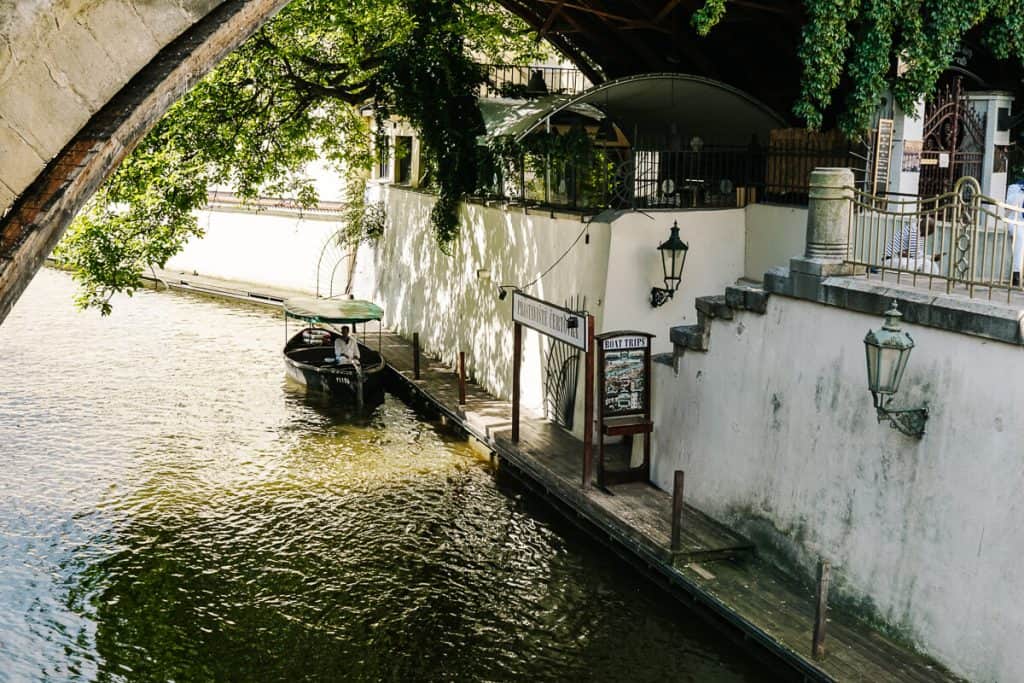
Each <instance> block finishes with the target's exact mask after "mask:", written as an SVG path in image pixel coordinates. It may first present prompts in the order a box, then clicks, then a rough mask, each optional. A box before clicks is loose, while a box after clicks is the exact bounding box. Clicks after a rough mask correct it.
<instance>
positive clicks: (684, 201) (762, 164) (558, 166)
mask: <svg viewBox="0 0 1024 683" xmlns="http://www.w3.org/2000/svg"><path fill="white" fill-rule="evenodd" d="M826 159H827V160H828V162H829V163H831V164H832V165H843V166H848V165H849V162H850V159H851V152H850V150H849V148H848V147H836V148H830V147H824V146H813V145H811V146H806V145H805V146H799V145H795V144H793V145H788V144H787V145H775V144H772V145H769V146H767V147H764V146H760V145H757V144H751V145H702V146H700V147H699V148H697V149H683V150H678V149H676V150H665V149H657V148H644V147H640V148H619V147H595V148H594V150H593V154H591V155H590V156H589V157H588V158H586V159H577V160H570V161H566V160H557V159H552V158H550V157H547V158H545V157H543V156H540V155H523V156H522V157H520V158H519V159H515V160H509V159H505V160H503V161H495V162H494V163H493V164H492V165H491V166H490V167H489V168H488V169H487V170H486V171H485V172H484V173H483V176H484V178H483V179H482V182H481V183H480V184H479V187H478V191H477V195H478V197H480V198H486V199H498V200H504V201H511V202H517V203H524V204H528V205H531V206H542V207H550V208H554V209H571V210H581V211H588V210H594V209H597V210H600V209H607V208H613V209H647V208H672V207H677V208H691V209H700V208H726V207H742V206H746V205H747V204H751V203H756V202H773V203H783V204H794V205H805V204H806V203H807V198H808V180H807V178H808V175H809V174H808V173H803V169H805V168H814V167H815V165H816V164H818V165H820V163H821V162H822V160H826Z"/></svg>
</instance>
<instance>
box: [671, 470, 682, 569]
mask: <svg viewBox="0 0 1024 683" xmlns="http://www.w3.org/2000/svg"><path fill="white" fill-rule="evenodd" d="M684 483H685V476H684V475H683V471H682V470H676V473H675V480H674V481H673V482H672V552H673V553H677V552H679V551H680V550H681V549H682V547H683V484H684Z"/></svg>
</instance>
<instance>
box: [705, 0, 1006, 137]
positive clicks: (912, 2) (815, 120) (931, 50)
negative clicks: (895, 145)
mask: <svg viewBox="0 0 1024 683" xmlns="http://www.w3.org/2000/svg"><path fill="white" fill-rule="evenodd" d="M804 9H805V13H806V24H805V25H804V28H803V34H802V39H801V44H800V48H799V56H800V60H801V62H802V63H803V74H802V76H801V88H800V98H799V99H798V100H797V102H796V104H795V105H794V108H793V111H794V113H795V114H797V115H798V116H799V117H800V118H802V119H803V120H804V121H805V122H806V123H807V125H808V127H810V128H819V127H820V126H821V124H822V122H823V120H824V115H825V112H826V110H827V109H829V108H830V107H831V106H832V105H833V101H832V98H833V94H834V93H835V91H836V89H837V88H838V87H839V85H840V82H841V81H842V80H843V79H845V80H846V81H847V82H848V85H849V87H848V89H847V90H848V94H847V98H846V101H845V103H844V105H845V106H844V107H843V108H842V112H841V114H840V116H839V124H840V128H841V129H842V130H843V131H844V132H845V133H846V134H847V135H849V136H851V137H852V136H855V135H857V134H859V133H862V132H863V131H865V130H867V129H868V128H870V126H871V124H872V117H873V115H874V113H875V109H876V107H877V104H878V102H879V101H880V99H881V98H882V96H883V94H884V92H885V91H886V90H887V89H890V90H891V91H892V92H893V95H894V96H895V99H896V101H897V102H898V103H899V104H900V106H902V107H903V108H904V109H907V110H913V108H914V106H915V104H916V102H917V101H918V100H919V99H920V98H921V97H923V96H928V95H930V94H931V93H933V92H934V91H935V88H936V84H937V82H938V79H939V77H940V76H941V75H942V72H943V71H945V70H946V69H947V68H948V67H949V65H950V64H951V62H952V60H953V58H954V57H955V56H956V52H957V50H958V49H959V47H960V46H961V44H962V43H963V39H964V36H965V35H966V34H967V33H968V31H971V30H972V29H975V28H977V27H981V29H982V31H983V32H984V33H983V35H984V41H985V44H986V45H987V46H988V47H989V48H990V49H991V50H992V52H993V54H994V55H995V56H996V57H998V58H1001V59H1016V60H1018V61H1019V62H1020V63H1021V64H1022V65H1024V0H804ZM725 12H726V4H725V0H706V2H705V4H704V5H703V7H701V9H699V10H698V11H697V12H695V13H694V15H693V17H692V23H693V25H694V27H695V29H696V30H697V32H698V33H699V34H701V35H707V33H708V32H709V31H711V30H712V29H713V28H714V26H715V25H716V24H718V23H719V22H720V21H721V20H722V17H723V16H724V15H725Z"/></svg>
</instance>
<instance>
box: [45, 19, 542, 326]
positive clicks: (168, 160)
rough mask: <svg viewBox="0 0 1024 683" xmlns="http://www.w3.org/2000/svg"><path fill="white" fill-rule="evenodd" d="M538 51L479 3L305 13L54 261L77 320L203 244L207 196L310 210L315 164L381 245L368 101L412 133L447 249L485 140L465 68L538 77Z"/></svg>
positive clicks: (179, 119) (211, 89) (113, 185)
mask: <svg viewBox="0 0 1024 683" xmlns="http://www.w3.org/2000/svg"><path fill="white" fill-rule="evenodd" d="M542 49H543V48H542V47H540V46H539V45H538V43H537V42H536V40H535V37H534V36H533V35H532V34H531V32H530V31H529V30H528V28H527V27H526V25H525V24H523V23H521V22H520V21H518V20H517V19H515V18H513V17H512V16H511V15H509V14H508V13H506V12H505V11H503V10H501V9H500V8H498V7H497V6H496V5H493V4H492V3H490V2H487V1H485V0H455V1H450V0H295V1H294V2H292V3H290V4H289V5H288V6H287V7H286V8H285V9H283V10H282V11H281V12H280V14H278V15H277V16H276V17H275V18H274V19H272V20H271V21H270V22H268V23H267V24H266V25H265V26H264V27H263V28H261V29H260V30H259V31H258V32H257V33H256V34H255V35H254V36H253V37H252V38H251V39H249V40H248V41H246V42H245V43H244V44H243V45H242V46H241V47H240V48H239V49H238V50H237V51H236V52H234V53H233V54H231V55H230V56H228V57H227V58H226V59H225V60H224V61H223V62H222V63H221V64H220V65H218V66H217V67H216V68H215V69H214V70H213V71H212V72H211V73H210V74H209V75H208V76H207V77H206V78H204V79H203V80H202V81H201V82H200V83H199V84H198V85H197V86H196V87H195V88H194V89H193V90H192V91H190V92H189V93H188V94H186V95H185V96H184V97H183V98H182V99H181V100H180V101H179V102H177V103H176V104H175V105H174V106H173V107H172V108H171V109H170V110H169V111H168V113H167V114H166V115H165V117H164V118H163V119H162V120H161V121H160V122H159V123H158V124H157V125H156V126H155V127H154V129H153V130H152V131H151V132H150V133H149V134H148V135H147V136H146V137H145V138H144V139H143V141H142V142H141V143H140V145H139V146H138V148H137V149H136V150H135V151H134V152H132V154H131V155H129V156H128V158H127V159H126V160H125V162H124V164H123V165H122V166H121V167H120V168H119V169H118V170H117V171H116V172H115V173H114V175H113V176H112V177H111V178H110V179H109V180H108V181H107V182H106V183H105V184H104V185H103V186H102V187H101V189H100V190H99V192H98V193H97V194H96V195H95V196H94V197H93V198H92V200H90V202H89V204H88V205H87V207H86V208H85V209H84V210H83V211H82V212H81V213H80V215H79V216H78V217H77V218H76V220H75V221H74V223H73V224H72V226H71V227H70V229H69V232H68V235H67V236H66V237H65V239H64V240H63V242H62V243H61V245H60V247H59V256H61V257H62V258H63V259H64V260H65V261H66V262H67V264H68V265H69V266H70V267H71V269H72V271H73V272H74V273H75V276H76V278H77V279H78V281H79V284H80V285H81V293H80V295H79V297H78V302H79V304H80V305H82V306H93V307H97V308H99V309H100V310H101V311H102V312H103V313H108V312H109V311H110V303H109V302H110V298H111V296H112V295H113V294H114V293H115V292H119V291H124V292H127V293H129V294H130V293H131V292H132V291H133V290H134V289H135V288H137V287H139V286H140V285H141V275H142V272H143V270H144V269H145V268H146V267H148V266H150V265H157V266H163V265H164V264H165V263H166V262H167V260H168V259H169V258H170V257H171V256H173V255H174V254H175V253H177V252H178V251H180V250H181V248H182V247H183V246H184V244H185V242H186V241H187V240H188V239H189V238H190V237H191V236H193V235H199V234H201V229H200V226H199V225H198V223H197V220H196V217H195V213H194V212H195V210H196V209H200V208H202V207H203V206H204V205H205V204H206V201H207V196H208V192H209V191H210V190H211V189H214V188H227V189H230V190H231V191H233V192H234V193H236V194H237V195H238V196H240V197H241V198H243V199H253V198H256V197H259V196H289V197H293V198H295V201H296V203H297V204H298V205H299V206H302V207H310V206H314V205H315V204H316V203H317V201H318V197H317V194H316V191H315V188H314V185H313V182H312V180H311V179H310V178H308V177H306V176H305V175H304V168H305V166H306V164H308V163H309V162H311V161H314V160H316V159H318V158H323V159H326V160H327V161H328V162H330V163H332V164H333V165H334V166H335V167H336V168H337V169H338V170H340V171H341V172H342V173H344V174H345V175H346V176H347V179H348V183H347V185H348V196H347V197H346V199H347V200H348V203H349V210H348V211H347V212H346V216H347V218H348V226H347V227H348V229H349V230H350V232H351V233H352V235H353V236H354V237H360V236H363V235H364V233H366V232H370V231H372V230H379V216H371V218H372V220H368V221H363V220H362V218H361V217H362V215H363V208H364V207H363V204H362V197H363V189H364V187H365V181H366V178H367V175H368V170H369V168H370V166H371V164H372V161H373V160H372V158H371V152H370V150H371V139H370V138H371V134H370V127H369V125H368V121H367V119H366V118H365V117H364V116H363V114H362V112H361V107H362V106H363V105H364V104H366V103H368V102H371V101H372V102H374V104H375V107H376V109H377V112H378V116H381V117H385V116H387V115H388V114H389V113H393V114H397V115H399V116H402V117H405V118H407V119H408V120H409V121H411V122H412V123H413V125H415V126H416V127H417V128H418V130H419V132H420V135H421V143H422V145H423V149H424V152H425V155H426V156H427V157H428V158H429V159H430V162H431V165H432V174H431V175H432V178H433V182H434V184H435V186H436V189H437V191H438V194H439V201H438V203H437V207H436V208H435V209H434V214H433V217H432V218H433V225H434V227H435V231H436V233H437V238H438V242H439V243H440V244H441V245H442V246H444V245H448V244H450V243H451V241H452V240H453V239H454V238H455V236H456V234H457V214H456V209H457V207H458V202H459V200H460V199H461V198H462V197H463V196H464V195H465V193H466V192H468V191H470V190H471V189H472V187H473V184H474V183H475V180H476V159H475V155H476V136H477V135H478V134H479V133H480V132H482V121H481V120H480V114H479V111H478V110H477V108H476V105H475V92H476V88H477V86H478V84H479V83H480V82H481V81H482V80H483V75H482V73H481V71H480V69H479V67H477V66H476V64H475V63H474V61H473V60H472V59H471V57H470V55H473V56H474V57H476V58H477V59H485V60H486V59H490V60H493V61H499V60H506V61H508V60H511V61H519V62H529V61H530V60H531V59H533V58H535V57H536V56H537V54H538V53H539V52H540V51H541V50H542ZM370 213H372V212H370ZM367 222H368V223H369V224H372V225H367V224H364V223H367Z"/></svg>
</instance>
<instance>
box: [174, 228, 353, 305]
mask: <svg viewBox="0 0 1024 683" xmlns="http://www.w3.org/2000/svg"><path fill="white" fill-rule="evenodd" d="M198 219H199V225H200V226H202V227H203V229H204V230H205V233H206V234H205V235H204V236H203V237H194V238H192V239H190V240H189V241H188V243H187V244H186V245H185V248H184V249H183V250H182V251H181V253H179V254H177V255H176V256H174V257H172V258H171V259H170V261H168V262H167V268H168V269H169V270H181V271H185V272H194V273H196V274H198V275H206V276H209V277H216V278H222V279H225V280H234V281H237V282H247V283H252V284H257V285H268V286H271V287H281V288H284V289H292V290H298V291H302V292H308V293H311V294H312V293H314V292H316V289H317V262H318V260H319V259H320V254H321V251H322V250H323V248H324V245H325V244H326V243H327V241H328V240H329V239H330V238H331V237H332V235H334V234H335V232H337V231H338V230H339V229H340V227H341V224H340V222H339V221H338V219H337V218H333V219H330V218H329V219H325V218H324V217H313V218H310V217H306V218H303V217H300V216H298V215H297V214H295V213H292V212H286V213H278V212H274V211H263V212H260V213H256V212H253V211H246V210H238V211H232V210H225V209H217V210H205V211H200V212H198ZM328 251H329V253H328V256H327V257H326V261H325V263H326V262H329V261H331V259H332V258H337V257H338V256H340V251H339V250H337V249H329V250H328ZM368 260H370V257H369V256H368V255H366V256H364V257H363V258H362V261H363V262H366V261H368ZM326 267H327V268H330V267H333V263H331V264H330V265H329V266H326ZM343 270H344V269H343V267H339V271H338V273H337V274H336V278H335V283H336V284H339V285H341V287H342V288H343V287H344V285H343V282H344V277H343V274H342V271H343ZM325 277H326V276H325ZM326 282H327V280H326V279H325V278H321V285H322V288H323V285H325V284H326ZM335 293H337V292H335ZM321 295H326V291H324V292H321Z"/></svg>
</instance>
